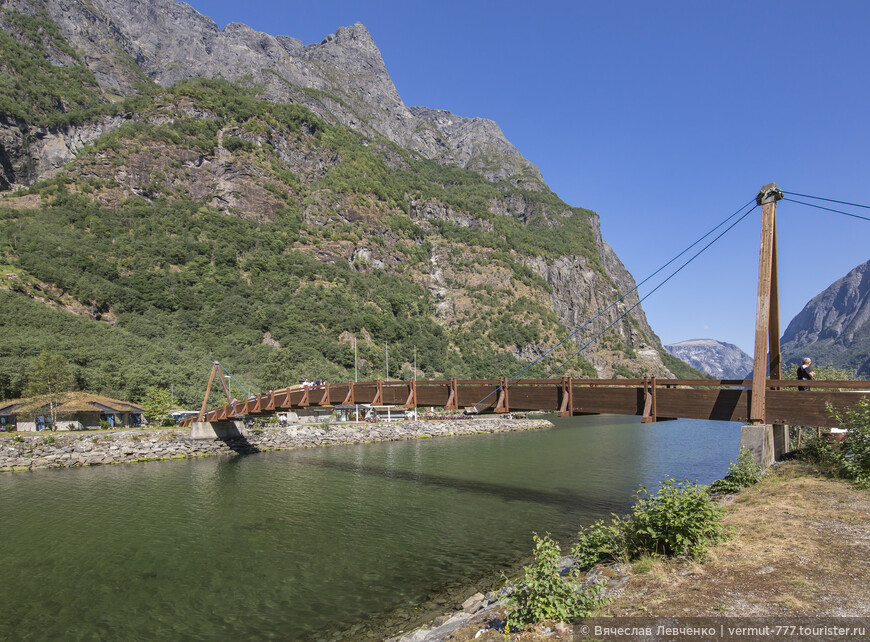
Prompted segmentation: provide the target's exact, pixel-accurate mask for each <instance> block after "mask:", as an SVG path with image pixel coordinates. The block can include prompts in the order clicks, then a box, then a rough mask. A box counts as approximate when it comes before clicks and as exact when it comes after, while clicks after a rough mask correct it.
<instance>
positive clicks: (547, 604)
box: [507, 533, 602, 629]
mask: <svg viewBox="0 0 870 642" xmlns="http://www.w3.org/2000/svg"><path fill="white" fill-rule="evenodd" d="M534 541H535V559H534V561H533V562H532V563H531V564H530V565H529V566H526V567H525V574H524V576H523V579H522V582H521V583H520V585H519V586H518V587H516V588H515V589H514V592H513V593H511V594H510V595H509V596H508V599H507V602H508V611H509V612H508V617H507V626H508V627H510V628H511V629H517V628H522V627H524V626H526V625H527V624H533V623H535V622H541V621H542V620H555V621H557V622H562V621H565V620H570V619H574V618H578V617H586V616H587V615H588V614H589V613H590V612H591V611H592V610H593V609H595V608H597V607H598V606H599V605H600V604H601V603H602V598H601V590H602V585H599V584H593V585H590V586H587V587H583V588H580V587H579V569H577V568H576V567H572V568H570V569H569V570H568V571H567V572H566V573H565V574H561V573H560V572H559V559H560V556H561V549H560V548H559V545H558V544H557V543H556V542H554V541H553V539H552V538H551V537H550V535H549V533H547V534H546V535H544V537H538V535H537V534H536V535H535V536H534Z"/></svg>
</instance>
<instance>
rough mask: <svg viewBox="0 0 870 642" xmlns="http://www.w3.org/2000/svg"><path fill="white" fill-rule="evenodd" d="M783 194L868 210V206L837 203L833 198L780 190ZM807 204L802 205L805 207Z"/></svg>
mask: <svg viewBox="0 0 870 642" xmlns="http://www.w3.org/2000/svg"><path fill="white" fill-rule="evenodd" d="M781 191H782V193H783V194H791V195H792V196H801V197H803V198H812V199H814V200H817V201H828V202H829V203H839V204H840V205H851V206H852V207H863V208H864V209H868V210H870V205H861V204H860V203H850V202H849V201H838V200H837V199H835V198H823V197H821V196H810V195H809V194H798V193H797V192H787V191H786V190H781ZM795 203H800V201H795ZM807 204H808V203H804V205H807Z"/></svg>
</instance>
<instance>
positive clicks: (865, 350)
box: [782, 261, 870, 377]
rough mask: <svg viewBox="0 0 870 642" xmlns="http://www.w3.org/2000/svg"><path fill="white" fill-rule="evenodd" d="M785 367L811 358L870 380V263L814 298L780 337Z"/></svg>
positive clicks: (860, 266) (863, 264) (859, 267)
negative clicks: (804, 358)
mask: <svg viewBox="0 0 870 642" xmlns="http://www.w3.org/2000/svg"><path fill="white" fill-rule="evenodd" d="M782 353H783V362H784V363H799V361H800V359H801V358H803V357H810V358H811V359H813V361H814V362H815V363H817V364H820V365H824V364H831V365H834V366H836V367H838V368H845V369H847V370H851V371H853V372H855V373H857V375H858V376H859V377H870V261H868V262H867V263H862V264H861V265H859V266H858V267H856V268H855V269H854V270H852V271H851V272H849V273H848V274H847V275H846V276H844V277H843V278H842V279H839V280H838V281H836V282H835V283H833V284H831V285H830V286H829V287H828V288H826V289H825V290H824V291H823V292H821V293H820V294H818V295H817V296H815V297H813V299H812V300H811V301H810V302H809V303H807V304H806V305H805V306H804V309H803V310H801V311H800V313H799V314H798V315H797V316H796V317H795V318H794V319H792V320H791V323H789V324H788V327H787V328H786V330H785V333H784V334H783V336H782Z"/></svg>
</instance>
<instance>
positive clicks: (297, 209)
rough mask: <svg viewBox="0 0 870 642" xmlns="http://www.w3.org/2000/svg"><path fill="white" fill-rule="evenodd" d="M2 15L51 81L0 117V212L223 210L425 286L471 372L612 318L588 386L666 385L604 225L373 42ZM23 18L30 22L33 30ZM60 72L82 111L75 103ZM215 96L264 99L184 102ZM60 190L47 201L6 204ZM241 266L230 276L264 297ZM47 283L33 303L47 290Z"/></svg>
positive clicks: (67, 10) (165, 23)
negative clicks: (76, 85)
mask: <svg viewBox="0 0 870 642" xmlns="http://www.w3.org/2000/svg"><path fill="white" fill-rule="evenodd" d="M0 6H2V9H3V13H2V14H0V35H2V34H4V33H5V34H11V37H13V38H15V39H17V40H19V41H21V42H23V43H29V45H30V46H31V48H32V50H33V51H32V52H31V58H30V62H29V63H28V64H34V63H33V61H34V60H39V59H41V58H42V59H48V60H50V61H51V66H50V67H48V68H46V69H44V70H43V72H42V73H43V74H44V75H45V77H46V78H48V79H49V81H50V82H49V81H46V84H51V85H52V89H51V90H50V91H46V92H45V94H46V99H45V101H43V102H44V103H45V104H44V105H42V103H40V104H41V105H42V106H41V107H40V110H37V111H35V112H33V114H27V113H23V112H21V110H9V111H7V112H6V113H0V192H2V191H6V192H7V193H6V195H2V194H0V199H2V200H0V205H2V206H5V207H8V208H31V209H32V208H40V207H47V206H52V205H57V204H58V203H64V202H72V203H74V204H75V205H76V207H85V206H84V205H82V203H92V204H94V205H96V206H99V207H103V208H109V209H111V210H113V211H115V210H118V209H119V208H120V209H121V210H123V209H124V208H125V207H130V206H131V204H132V206H135V207H139V206H145V205H147V206H156V205H159V206H160V207H163V206H164V205H165V204H172V203H181V204H182V206H183V207H185V208H187V207H188V206H190V205H191V204H194V205H193V209H195V208H196V206H201V207H204V208H212V209H214V210H216V211H218V212H220V213H223V214H227V215H232V216H236V217H238V218H240V219H244V220H247V221H254V222H257V223H262V224H273V225H275V226H276V227H278V228H281V230H282V233H284V232H286V233H287V234H288V238H289V241H288V243H290V244H292V247H293V249H294V250H299V251H301V252H304V253H307V254H310V255H311V256H313V257H314V258H316V260H317V261H319V262H321V263H324V264H331V265H337V264H342V265H346V266H349V267H350V268H351V269H352V270H354V271H355V272H356V273H359V274H372V275H375V276H377V275H379V274H380V273H381V272H386V273H389V274H391V275H394V276H397V275H401V276H400V277H398V278H401V279H405V280H407V281H412V282H413V283H415V284H417V285H419V286H420V287H422V288H424V291H425V292H426V293H427V297H428V299H427V301H426V302H425V304H424V305H423V304H421V305H420V306H416V305H414V306H411V307H414V308H415V309H426V306H428V305H429V301H431V305H432V313H433V317H434V318H435V319H437V321H438V323H440V324H441V325H442V326H443V327H446V328H450V331H451V332H452V333H454V338H453V339H452V341H453V343H454V346H453V349H455V351H456V352H457V354H461V355H462V357H463V358H467V357H468V355H470V354H472V352H473V351H477V352H481V353H482V352H484V351H485V350H488V349H491V348H493V349H497V350H499V351H503V352H505V353H510V354H512V355H514V356H515V357H517V358H519V359H522V360H530V359H533V358H536V357H538V356H540V355H541V354H542V353H543V352H544V351H546V350H547V346H548V345H552V344H553V343H554V342H555V341H557V340H560V339H562V338H564V337H565V335H566V334H567V333H568V332H570V331H572V330H573V329H575V328H576V327H578V326H580V325H582V324H585V323H586V322H587V321H588V320H589V319H590V318H592V317H596V315H598V316H597V317H596V318H595V320H594V321H593V322H592V323H590V324H589V327H588V328H586V329H584V330H583V331H582V332H581V333H578V334H577V335H576V336H575V337H574V344H573V345H574V346H575V347H579V346H581V345H584V344H585V343H586V342H587V341H588V340H589V339H590V338H591V337H592V336H594V335H595V334H597V333H599V332H602V331H605V336H604V337H603V338H602V340H601V341H599V342H598V343H596V344H595V346H594V347H592V348H590V349H589V350H587V351H585V352H584V355H583V356H584V357H585V358H586V359H587V360H588V362H589V363H587V364H586V365H584V366H583V368H584V369H585V370H584V371H587V372H588V371H589V370H588V368H586V366H589V364H591V367H594V369H595V371H596V372H597V373H598V375H599V376H603V377H609V376H615V375H621V376H642V375H646V374H652V375H657V376H671V373H670V371H669V370H668V368H667V367H666V366H665V364H664V363H663V361H662V358H661V356H660V351H661V350H662V347H661V343H660V341H659V339H658V338H657V337H656V335H655V333H654V332H653V330H652V328H650V326H649V324H648V322H647V320H646V318H645V315H644V313H643V310H642V309H641V308H640V307H639V306H637V307H635V308H634V309H633V310H632V311H631V312H630V314H629V315H628V316H626V317H625V318H624V319H622V320H618V317H619V316H620V315H621V314H622V313H623V312H625V311H626V310H627V309H629V308H631V307H632V306H634V305H635V304H636V303H637V302H638V298H637V294H636V293H634V292H632V293H631V294H630V295H629V296H627V297H626V298H625V299H624V300H623V301H621V302H620V303H619V304H616V305H614V306H612V307H608V306H609V305H610V303H611V302H612V301H615V300H616V299H618V298H619V297H621V296H622V294H624V293H626V292H629V291H631V290H633V288H634V286H635V283H634V280H633V279H632V277H631V275H630V274H629V273H628V271H627V270H626V269H625V267H624V265H623V264H622V262H621V261H620V260H619V258H618V257H617V256H616V254H615V253H614V252H613V250H612V249H611V247H610V246H609V245H608V244H607V243H606V242H605V241H604V239H603V238H602V237H601V232H600V227H599V220H598V216H597V215H596V214H595V213H593V212H590V211H588V210H582V209H580V208H572V207H569V206H567V205H566V204H564V203H563V202H562V201H561V200H560V199H558V197H557V196H556V195H554V194H552V192H550V191H549V189H548V188H547V186H546V185H545V184H544V182H543V179H542V177H541V175H540V172H539V171H538V170H537V168H536V167H535V166H534V165H532V164H531V163H529V162H528V161H527V160H526V159H524V158H523V157H522V155H521V154H520V153H519V152H518V151H517V150H516V148H515V147H513V145H511V144H510V142H508V141H507V140H506V139H505V137H504V135H503V133H502V131H501V129H500V128H499V127H498V125H497V124H496V123H494V122H492V121H489V120H485V119H479V118H463V117H459V116H456V115H454V114H451V113H449V112H446V111H442V110H432V109H427V108H425V107H410V108H409V107H406V106H405V105H404V103H403V102H402V100H401V98H400V96H399V94H398V91H397V90H396V88H395V86H394V85H393V82H392V80H391V79H390V77H389V74H388V73H387V70H386V67H385V65H384V61H383V59H382V57H381V54H380V52H379V51H378V49H377V47H376V45H375V43H374V42H373V40H372V38H371V35H370V34H369V32H368V30H367V29H366V28H365V27H364V26H363V25H361V24H359V23H358V24H356V25H353V26H351V27H343V28H340V29H338V30H337V31H336V32H335V34H330V35H329V36H327V37H326V38H324V40H323V41H322V42H319V43H315V44H309V45H304V44H303V43H302V42H300V41H299V40H296V39H294V38H291V37H287V36H277V37H274V36H271V35H268V34H264V33H260V32H256V31H254V30H253V29H251V28H250V27H247V26H245V25H242V24H238V23H233V24H230V25H227V27H226V28H224V29H223V30H221V29H219V28H218V27H217V25H216V24H215V23H214V22H213V21H212V20H211V19H209V18H207V17H204V16H202V15H200V14H199V13H197V12H196V11H194V10H193V9H192V8H191V7H190V6H188V5H186V4H184V3H181V2H175V1H174V0H150V1H147V2H146V1H144V0H90V1H85V0H46V1H45V2H37V1H36V0H5V1H4V2H3V3H2V5H0ZM21 16H29V17H32V18H33V20H34V21H36V22H33V21H31V22H30V23H27V25H29V27H28V28H29V31H24V30H23V27H22V25H24V24H25V23H24V22H22V20H23V19H20V17H21ZM49 19H50V20H51V21H52V22H51V23H50V24H49V22H48V20H49ZM40 21H41V22H40ZM31 23H32V24H31ZM51 30H55V31H56V32H57V33H56V34H55V35H53V36H52V38H50V39H49V38H46V37H45V36H44V35H43V34H44V33H47V32H48V31H51ZM52 33H54V31H52ZM2 64H3V63H2V62H0V65H2ZM58 70H61V71H63V72H64V73H65V74H67V75H68V74H75V75H76V77H81V78H83V79H84V80H85V82H84V85H83V86H85V88H86V89H87V90H88V91H87V92H85V93H84V94H81V95H79V94H69V92H68V91H67V89H66V88H68V83H65V78H66V77H65V76H64V77H63V78H61V79H60V80H58V79H57V78H54V77H53V76H52V74H56V73H57V72H58ZM18 71H19V73H21V70H18ZM202 78H209V79H228V80H231V81H237V82H238V84H239V85H240V86H244V87H247V88H249V89H245V90H240V89H239V87H238V86H229V85H227V84H226V83H223V84H221V83H220V82H217V81H215V82H212V83H211V84H208V83H201V82H199V81H196V82H192V83H191V82H188V81H190V79H202ZM186 82H187V84H185V83H186ZM198 82H199V84H197V83H198ZM24 84H26V83H24ZM255 88H256V89H255ZM0 98H2V97H0ZM263 100H265V101H268V104H269V105H271V106H272V107H274V108H272V107H269V108H266V107H263V104H264V103H262V101H263ZM0 106H2V105H0ZM299 106H301V107H304V108H306V109H298V107H299ZM306 110H310V112H308V111H306ZM0 112H2V109H0ZM344 128H348V129H349V130H351V132H353V134H350V133H348V129H344ZM430 161H434V162H430ZM427 163H428V164H427ZM436 163H437V164H438V165H440V166H441V167H442V168H443V169H440V170H439V169H433V167H438V165H436ZM455 167H459V168H462V169H461V171H459V170H455V169H454V168H455ZM439 172H447V173H446V174H443V175H442V174H441V173H439ZM445 177H446V178H445ZM481 177H482V178H481ZM45 179H52V180H53V181H54V183H52V182H51V180H50V181H49V185H47V186H46V187H39V186H37V187H36V188H35V189H34V190H31V191H30V193H28V194H26V195H23V196H22V195H12V194H10V193H9V192H11V191H12V190H14V189H16V188H22V187H27V186H31V185H34V184H35V183H37V181H42V180H45ZM445 186H447V187H445ZM88 220H91V218H89V219H88ZM87 229H88V230H90V229H91V228H90V227H88V228H87ZM94 229H99V225H94ZM542 239H545V240H542ZM553 248H558V249H553ZM226 249H227V250H228V251H229V252H230V254H233V253H234V250H232V248H226ZM167 254H170V255H172V256H173V257H174V258H175V259H176V260H178V261H179V262H182V261H181V259H182V258H183V256H182V255H181V254H178V253H177V252H175V251H174V250H172V251H170V250H167ZM11 258H12V260H16V257H14V256H12V257H11ZM118 260H119V262H121V263H123V262H124V260H123V259H120V258H119V259H118ZM213 260H214V259H213V254H212V261H213ZM248 260H249V258H248V257H245V256H242V255H241V254H240V255H239V256H238V257H237V258H236V259H234V260H229V262H228V263H229V264H236V263H237V264H238V267H239V269H240V270H242V269H243V268H244V274H243V277H242V278H243V280H245V281H247V282H249V283H250V282H253V280H255V279H254V278H253V277H252V276H251V273H249V271H248V263H247V261H248ZM234 261H235V263H234ZM267 261H268V262H275V261H276V259H275V257H274V256H270V257H268V259H267ZM163 267H165V266H159V265H158V266H157V267H156V268H155V267H152V268H151V269H163ZM34 269H36V268H34ZM74 269H79V268H78V267H75V268H74ZM172 269H180V268H177V266H176V268H172ZM119 270H120V272H119V273H122V274H124V276H125V277H126V276H127V272H128V271H129V269H128V268H119ZM47 273H48V271H47ZM254 273H255V274H256V270H255V271H254ZM31 276H32V275H31ZM46 278H47V277H46ZM46 278H42V277H41V280H42V283H41V284H40V283H37V281H38V280H39V279H35V278H34V279H31V280H29V281H28V279H24V278H22V279H21V282H22V283H25V282H26V283H30V285H28V286H27V287H31V285H32V286H33V287H34V288H35V287H42V285H45V286H46V287H48V286H50V285H51V284H50V283H46ZM312 278H313V277H312ZM0 285H2V284H0ZM31 289H32V288H31ZM82 290H83V291H85V292H89V291H90V290H89V289H87V288H82ZM19 291H22V292H28V291H29V290H27V288H26V287H24V286H22V287H21V288H19ZM31 294H32V293H31ZM63 294H64V296H68V293H63ZM79 299H80V302H81V303H82V305H84V306H85V307H87V306H88V305H91V304H92V301H91V300H90V299H88V298H87V296H83V295H79ZM101 305H103V304H102V303H101ZM105 305H106V306H110V305H111V301H107V302H105ZM391 305H394V307H393V311H395V310H397V309H405V308H406V307H407V304H406V303H405V302H403V303H401V304H400V303H397V302H394V304H391ZM104 307H105V306H104ZM101 309H102V308H101ZM106 309H107V312H109V309H108V308H106ZM378 311H379V312H381V313H387V314H389V313H390V306H386V307H385V306H383V305H379V306H378ZM496 318H497V320H498V323H496ZM122 320H123V318H122ZM263 325H264V327H263V328H262V330H263V331H264V332H266V333H267V334H269V336H270V337H271V336H272V334H276V336H277V334H278V332H279V331H278V330H276V329H275V328H272V327H267V324H266V323H265V322H264V323H263ZM287 327H290V326H289V325H288V326H287ZM344 331H346V329H345V330H344ZM359 331H360V332H361V333H365V334H367V332H368V331H367V330H366V329H365V328H362V329H359ZM289 336H291V335H290V334H287V333H285V335H284V336H283V337H282V340H281V341H279V342H277V344H276V345H278V346H280V345H282V343H283V344H284V345H286V344H287V343H288V342H289V341H290V340H289V339H288V338H287V337H289ZM471 337H477V338H476V339H472V338H471ZM487 342H489V343H487ZM269 345H272V344H269ZM573 349H574V348H573V347H568V348H567V349H563V350H562V352H561V353H560V357H564V356H567V355H568V354H570V351H571V350H573ZM442 356H443V355H442ZM440 367H441V366H439V368H440ZM482 367H483V366H482ZM436 371H438V372H441V371H443V370H438V369H437V368H436Z"/></svg>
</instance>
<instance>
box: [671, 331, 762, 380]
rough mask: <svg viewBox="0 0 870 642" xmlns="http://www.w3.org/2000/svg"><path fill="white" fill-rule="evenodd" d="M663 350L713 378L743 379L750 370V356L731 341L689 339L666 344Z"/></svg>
mask: <svg viewBox="0 0 870 642" xmlns="http://www.w3.org/2000/svg"><path fill="white" fill-rule="evenodd" d="M665 350H667V351H668V352H669V353H671V354H672V355H674V356H675V357H677V358H678V359H681V360H682V361H685V362H686V363H688V364H689V365H690V366H692V367H693V368H696V369H698V370H700V371H701V372H703V373H704V374H708V375H710V376H711V377H713V378H714V379H744V378H745V377H746V376H747V373H751V372H752V357H750V356H749V355H748V354H746V353H745V352H743V350H741V349H740V348H738V347H737V346H736V345H734V344H732V343H723V342H722V341H716V339H691V340H689V341H680V342H679V343H671V344H668V345H666V346H665Z"/></svg>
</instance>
